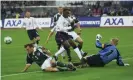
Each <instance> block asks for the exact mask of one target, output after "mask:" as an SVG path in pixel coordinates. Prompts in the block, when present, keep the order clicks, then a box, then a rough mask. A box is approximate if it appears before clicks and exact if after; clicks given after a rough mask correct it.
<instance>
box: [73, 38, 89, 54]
mask: <svg viewBox="0 0 133 80" xmlns="http://www.w3.org/2000/svg"><path fill="white" fill-rule="evenodd" d="M75 41H76V42H78V48H79V50H80V51H81V53H82V55H83V56H86V55H87V53H86V52H84V51H83V50H82V46H83V40H82V38H81V37H80V36H78V37H77V38H76V39H75Z"/></svg>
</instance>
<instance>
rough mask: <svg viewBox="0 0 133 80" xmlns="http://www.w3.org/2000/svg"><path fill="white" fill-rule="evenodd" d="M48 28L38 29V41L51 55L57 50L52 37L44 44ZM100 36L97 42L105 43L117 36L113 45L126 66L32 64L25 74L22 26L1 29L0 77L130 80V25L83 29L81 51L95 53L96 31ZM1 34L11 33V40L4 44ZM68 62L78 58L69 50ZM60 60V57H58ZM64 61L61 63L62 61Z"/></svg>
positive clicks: (26, 40)
mask: <svg viewBox="0 0 133 80" xmlns="http://www.w3.org/2000/svg"><path fill="white" fill-rule="evenodd" d="M49 31H50V29H43V31H41V30H39V31H38V32H39V34H40V37H41V41H40V44H41V45H43V46H46V48H48V49H49V50H50V51H51V52H52V53H53V54H54V53H55V52H56V51H57V46H56V43H55V40H54V36H53V37H52V38H51V39H50V41H49V43H48V44H44V43H45V40H46V38H47V35H48V33H49ZM98 33H99V34H101V35H102V36H103V38H102V40H101V42H109V40H110V39H111V38H112V37H118V38H119V39H120V41H119V45H118V46H117V47H118V49H119V51H120V53H121V55H122V57H123V59H124V62H125V63H129V64H130V66H129V67H119V66H117V65H116V62H115V61H112V62H111V63H109V64H108V65H106V66H105V67H104V68H82V69H77V71H75V72H55V73H54V72H42V71H41V69H40V68H39V67H38V66H37V65H36V64H33V65H32V66H31V67H30V68H29V70H28V71H27V72H25V73H21V70H23V68H24V66H25V63H26V62H25V60H26V51H25V49H24V47H23V45H24V44H26V43H29V42H30V40H29V38H28V36H27V32H26V31H25V30H24V29H2V30H1V39H2V40H1V41H2V42H1V45H2V46H1V73H2V74H1V78H2V80H133V28H83V29H82V34H81V37H82V39H83V40H84V45H83V50H84V51H86V52H88V53H89V54H96V53H97V52H98V49H97V48H96V47H95V36H96V34H98ZM5 36H11V37H12V39H13V42H12V43H11V44H9V45H7V44H5V43H4V41H3V39H4V37H5ZM71 51H72V53H71V55H72V61H74V62H76V61H79V60H78V57H77V55H76V53H74V52H73V50H71ZM60 60H62V59H61V58H60ZM66 61H67V59H66V60H64V62H66Z"/></svg>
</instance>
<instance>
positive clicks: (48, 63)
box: [41, 57, 52, 70]
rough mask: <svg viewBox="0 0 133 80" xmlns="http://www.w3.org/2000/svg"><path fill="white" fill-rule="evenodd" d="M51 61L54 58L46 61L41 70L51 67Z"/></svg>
mask: <svg viewBox="0 0 133 80" xmlns="http://www.w3.org/2000/svg"><path fill="white" fill-rule="evenodd" d="M51 60H52V57H49V58H48V59H46V60H45V61H44V62H43V64H42V66H41V69H42V70H43V69H46V68H48V67H51V63H50V62H51Z"/></svg>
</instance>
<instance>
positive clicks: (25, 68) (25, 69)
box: [21, 64, 31, 72]
mask: <svg viewBox="0 0 133 80" xmlns="http://www.w3.org/2000/svg"><path fill="white" fill-rule="evenodd" d="M30 66H31V64H26V66H25V67H24V69H23V70H22V71H21V72H26V71H27V70H28V68H29V67H30Z"/></svg>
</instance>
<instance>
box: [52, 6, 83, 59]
mask: <svg viewBox="0 0 133 80" xmlns="http://www.w3.org/2000/svg"><path fill="white" fill-rule="evenodd" d="M68 16H69V9H68V8H64V9H63V15H61V16H60V17H59V20H58V21H57V23H56V26H55V27H54V28H53V29H52V30H53V31H56V32H57V33H56V42H57V43H60V44H61V45H62V46H63V47H64V48H65V50H66V51H68V49H69V48H70V46H72V47H73V49H74V51H75V52H76V53H77V55H78V57H79V59H80V60H81V58H82V55H81V52H80V51H79V49H78V47H77V46H76V44H75V43H74V42H73V40H72V37H71V36H70V35H68V33H67V32H68V31H69V30H70V29H72V27H71V24H70V22H69V18H68ZM69 54H70V52H69ZM55 57H56V55H55Z"/></svg>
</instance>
